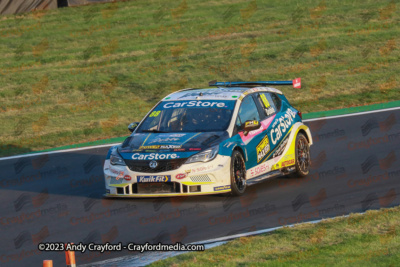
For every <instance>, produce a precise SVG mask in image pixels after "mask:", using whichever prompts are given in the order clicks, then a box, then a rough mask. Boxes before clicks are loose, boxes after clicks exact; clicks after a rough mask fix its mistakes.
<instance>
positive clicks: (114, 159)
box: [110, 150, 126, 166]
mask: <svg viewBox="0 0 400 267" xmlns="http://www.w3.org/2000/svg"><path fill="white" fill-rule="evenodd" d="M110 163H111V164H112V165H122V166H126V165H125V161H124V160H123V159H122V158H121V156H120V155H119V154H118V152H117V150H114V151H113V152H112V153H111V155H110Z"/></svg>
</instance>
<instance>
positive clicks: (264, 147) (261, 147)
mask: <svg viewBox="0 0 400 267" xmlns="http://www.w3.org/2000/svg"><path fill="white" fill-rule="evenodd" d="M256 149H257V163H258V162H260V161H261V160H262V159H263V158H264V157H265V156H266V155H267V154H268V152H269V150H270V145H269V139H268V136H265V137H264V138H263V140H261V142H260V143H259V144H258V145H257V147H256Z"/></svg>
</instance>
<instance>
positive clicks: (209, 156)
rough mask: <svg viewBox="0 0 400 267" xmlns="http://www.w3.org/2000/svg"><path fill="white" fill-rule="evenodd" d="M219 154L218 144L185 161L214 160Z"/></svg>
mask: <svg viewBox="0 0 400 267" xmlns="http://www.w3.org/2000/svg"><path fill="white" fill-rule="evenodd" d="M217 154H218V146H214V147H212V148H210V149H207V150H206V151H203V152H200V153H197V154H195V155H193V156H191V157H190V158H189V159H188V160H187V161H186V162H185V163H186V164H187V163H193V162H207V161H210V160H213V159H214V158H215V157H216V156H217Z"/></svg>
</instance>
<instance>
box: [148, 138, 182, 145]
mask: <svg viewBox="0 0 400 267" xmlns="http://www.w3.org/2000/svg"><path fill="white" fill-rule="evenodd" d="M179 140H180V139H179V138H169V137H168V138H157V139H154V140H153V141H151V142H150V143H149V144H154V143H167V142H176V141H179Z"/></svg>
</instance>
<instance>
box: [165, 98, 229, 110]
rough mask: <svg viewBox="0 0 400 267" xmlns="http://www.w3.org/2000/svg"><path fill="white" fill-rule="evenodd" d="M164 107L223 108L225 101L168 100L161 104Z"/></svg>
mask: <svg viewBox="0 0 400 267" xmlns="http://www.w3.org/2000/svg"><path fill="white" fill-rule="evenodd" d="M163 107H164V108H165V109H167V108H183V107H187V108H190V107H210V108H211V107H214V108H224V107H225V103H224V102H218V101H196V100H193V101H183V102H173V101H171V102H168V103H166V104H164V106H163Z"/></svg>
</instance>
